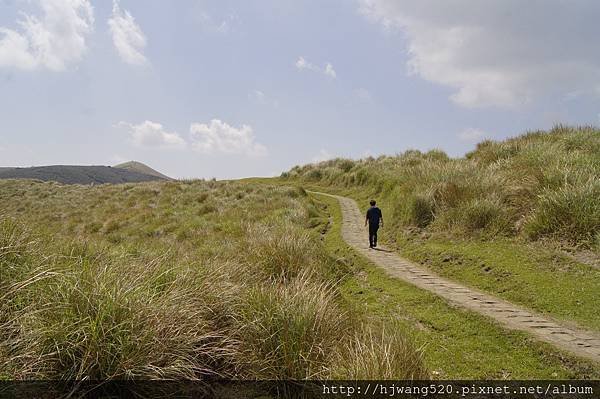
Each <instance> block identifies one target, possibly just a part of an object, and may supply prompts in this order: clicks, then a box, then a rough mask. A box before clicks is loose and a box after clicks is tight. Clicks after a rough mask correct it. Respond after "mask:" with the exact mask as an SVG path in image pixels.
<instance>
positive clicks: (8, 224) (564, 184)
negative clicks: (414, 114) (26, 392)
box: [0, 127, 600, 380]
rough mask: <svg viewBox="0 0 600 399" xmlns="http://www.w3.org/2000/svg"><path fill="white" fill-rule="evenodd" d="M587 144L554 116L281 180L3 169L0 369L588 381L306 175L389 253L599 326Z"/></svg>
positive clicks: (590, 141) (565, 358) (594, 152)
mask: <svg viewBox="0 0 600 399" xmlns="http://www.w3.org/2000/svg"><path fill="white" fill-rule="evenodd" d="M599 156H600V136H599V131H598V130H595V129H592V128H565V127H558V128H556V129H554V130H553V131H551V132H535V133H529V134H526V135H524V136H521V137H517V138H514V139H511V140H507V141H505V142H500V143H496V142H485V143H481V144H480V145H479V146H478V148H477V149H476V150H475V151H473V152H472V153H470V154H468V155H467V156H466V157H464V158H461V159H451V158H449V157H447V156H446V155H445V154H443V153H442V152H440V151H432V152H429V153H420V152H416V151H410V152H407V153H404V154H400V155H397V156H384V157H380V158H377V159H373V158H369V159H364V160H360V161H354V160H344V159H337V160H332V161H327V162H323V163H319V164H313V165H306V166H301V167H296V168H294V169H292V170H291V171H290V172H288V173H285V174H284V175H283V176H282V178H279V179H261V180H258V179H254V180H247V181H240V182H216V181H203V180H196V181H165V180H158V181H152V182H143V183H136V184H132V183H126V184H120V185H96V186H90V185H86V186H83V185H63V184H59V183H56V182H40V181H33V182H32V181H25V180H13V179H11V180H0V380H2V379H9V378H10V379H72V378H89V379H92V380H93V379H104V378H115V379H129V378H139V379H144V378H157V379H162V378H168V379H182V378H184V379H196V378H198V379H203V378H207V377H215V376H218V377H233V378H251V379H255V378H259V379H280V378H299V379H302V378H342V379H346V378H348V379H357V378H358V379H361V378H366V379H380V378H388V379H404V378H428V377H433V378H474V379H477V378H493V379H504V378H598V376H600V366H598V365H593V364H590V363H589V362H586V361H582V360H581V359H577V358H574V357H573V356H570V355H568V354H565V353H563V352H560V351H558V350H556V349H555V348H552V347H550V346H548V345H546V344H542V343H539V342H537V341H536V340H535V339H533V338H531V337H529V336H527V335H526V334H522V333H518V332H514V331H506V330H504V329H502V328H501V327H500V326H499V325H497V324H496V323H494V322H493V321H491V320H488V319H486V318H484V317H482V316H478V315H476V314H473V313H472V312H468V311H465V310H463V309H459V308H456V307H454V306H450V305H449V304H448V303H446V302H445V301H443V300H441V299H440V298H438V297H436V296H435V295H432V294H430V293H427V292H424V291H422V290H419V289H417V288H415V287H413V286H411V285H410V284H408V283H405V282H402V281H400V280H395V279H390V278H388V277H387V276H386V275H385V274H384V273H383V272H382V271H381V270H380V269H378V268H377V267H375V266H374V265H372V264H370V263H369V262H368V260H366V258H363V257H361V256H359V255H357V253H355V252H354V251H353V250H352V249H350V248H348V247H347V246H346V245H345V244H344V243H343V241H342V239H341V235H340V224H341V214H340V210H339V207H338V206H337V204H336V203H335V201H334V200H332V199H331V198H328V197H324V196H319V195H312V194H311V195H309V194H307V192H306V191H305V190H304V188H303V187H306V188H308V187H310V188H314V189H318V190H321V191H329V192H335V193H341V194H344V195H348V196H351V197H353V198H355V199H357V200H358V201H360V204H361V205H362V206H364V205H365V204H366V203H367V200H368V199H370V198H371V197H375V198H376V199H377V200H378V201H379V202H380V203H381V206H382V208H383V211H384V216H385V218H386V226H385V228H384V229H383V231H382V236H383V237H382V238H383V240H385V241H386V243H387V244H388V245H389V246H390V247H392V248H394V249H396V250H397V251H399V252H400V253H401V254H402V255H403V256H405V257H407V258H410V259H412V260H414V261H416V262H419V263H420V264H422V265H423V267H427V268H431V269H433V270H434V271H435V272H436V273H438V274H440V275H442V276H445V277H448V278H451V279H454V280H457V281H460V282H462V283H464V284H466V285H469V286H473V287H477V288H479V289H482V290H484V291H487V292H491V293H493V294H495V295H498V296H500V297H502V298H505V299H507V300H510V301H512V302H514V303H517V304H521V305H523V306H525V307H529V308H531V309H534V310H535V311H538V312H540V313H543V314H544V315H546V316H548V317H552V318H555V319H557V320H559V321H563V322H565V323H567V324H573V325H581V326H584V327H586V328H589V329H592V330H596V331H600V315H599V314H598V311H597V309H598V307H600V298H598V295H597V293H598V291H599V290H600V269H599V268H597V267H595V266H594V265H593V262H594V260H595V259H596V256H597V254H598V226H599V223H598V207H599V204H598V198H599V197H598V195H596V194H597V190H598V179H597V176H598V175H599V174H598V171H599V170H598V168H599V158H598V157H599ZM111 169H116V168H111Z"/></svg>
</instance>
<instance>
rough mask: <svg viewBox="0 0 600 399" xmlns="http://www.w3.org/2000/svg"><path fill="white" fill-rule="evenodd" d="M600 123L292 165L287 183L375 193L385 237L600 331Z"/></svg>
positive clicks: (461, 277)
mask: <svg viewBox="0 0 600 399" xmlns="http://www.w3.org/2000/svg"><path fill="white" fill-rule="evenodd" d="M598 176H600V130H598V129H596V128H590V127H582V128H571V127H563V126H558V127H556V128H554V129H553V130H551V131H549V132H530V133H527V134H524V135H522V136H519V137H515V138H512V139H509V140H506V141H503V142H492V141H486V142H483V143H480V144H479V145H478V146H477V148H476V150H475V151H473V152H471V153H469V154H467V155H466V157H464V158H459V159H452V158H449V157H448V156H447V155H446V154H444V153H443V152H441V151H437V150H434V151H430V152H427V153H421V152H419V151H407V152H405V153H403V154H399V155H396V156H382V157H379V158H377V159H375V158H367V159H362V160H358V161H355V160H349V159H335V160H331V161H326V162H321V163H318V164H312V165H305V166H298V167H295V168H293V169H292V170H291V171H289V172H287V173H284V174H283V176H282V179H281V180H282V184H299V185H301V186H305V187H312V188H315V189H319V190H321V191H330V192H336V193H341V194H344V195H348V196H350V197H353V198H355V199H356V200H357V201H359V203H360V204H361V206H362V207H363V209H366V208H367V206H368V200H369V199H370V198H375V199H377V200H378V204H379V205H380V206H381V208H382V209H383V212H384V219H385V220H386V225H385V228H384V229H382V231H381V235H382V238H383V240H384V241H385V242H386V243H387V244H388V245H389V246H391V247H392V248H394V249H396V250H397V251H398V252H399V253H400V254H401V255H402V256H404V257H406V258H408V259H411V260H413V261H415V262H417V263H419V264H421V265H423V266H424V267H427V268H429V269H431V270H432V271H434V272H435V273H437V274H439V275H441V276H443V277H447V278H450V279H453V280H456V281H459V282H461V283H463V284H466V285H468V286H471V287H476V288H478V289H482V290H484V291H487V292H490V293H492V294H494V295H497V296H499V297H501V298H504V299H507V300H509V301H511V302H513V303H516V304H520V305H523V306H525V307H528V308H530V309H532V310H535V311H537V312H540V313H542V314H547V315H550V316H551V317H554V318H556V319H558V320H563V322H565V323H575V324H579V325H581V326H583V327H585V328H591V329H594V330H597V331H600V315H599V314H598V312H597V309H598V307H600V299H599V298H598V295H597V292H598V290H600V262H599V259H600V200H599V198H600V179H599V178H598Z"/></svg>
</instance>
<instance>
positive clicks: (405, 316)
mask: <svg viewBox="0 0 600 399" xmlns="http://www.w3.org/2000/svg"><path fill="white" fill-rule="evenodd" d="M317 198H318V199H319V201H321V202H322V203H323V205H324V206H325V207H326V209H327V211H328V212H329V213H330V214H331V218H332V221H333V226H332V227H331V228H330V230H329V231H328V232H327V234H326V236H325V246H326V248H327V249H328V250H329V251H330V252H331V253H333V254H335V256H336V257H337V258H339V259H341V260H342V261H343V262H345V263H347V264H348V265H349V267H350V268H351V270H352V271H353V276H352V277H350V278H348V279H346V280H345V282H344V283H343V286H342V292H343V296H344V298H345V300H346V301H347V303H348V306H349V308H350V310H351V311H353V312H359V313H362V314H364V315H365V317H369V318H371V319H372V320H384V321H386V323H387V328H394V329H399V330H401V331H403V332H404V333H405V334H407V335H409V336H411V337H412V338H413V339H414V341H415V342H416V343H417V345H419V346H421V347H422V348H423V350H424V352H425V359H426V363H427V365H428V366H429V367H430V369H431V370H433V376H434V377H435V378H459V379H462V378H475V379H477V378H490V379H491V378H494V379H502V378H515V379H516V378H523V379H528V378H598V376H600V366H598V365H593V364H590V363H589V362H587V361H582V360H577V359H575V358H573V357H571V356H569V355H565V354H564V353H560V352H558V351H557V350H555V349H553V348H552V347H551V346H549V345H546V344H543V343H539V342H536V341H535V340H534V339H532V338H530V337H528V336H527V335H526V334H522V333H518V332H509V331H506V330H504V329H503V328H501V327H500V326H498V325H496V324H495V323H494V322H492V321H490V320H488V319H486V318H484V317H481V316H479V315H476V314H474V313H472V312H468V311H465V310H461V309H457V308H455V307H453V306H450V305H448V304H447V303H446V302H445V301H443V300H442V299H440V298H438V297H436V296H435V295H432V294H430V293H428V292H426V291H423V290H420V289H418V288H416V287H413V286H411V285H409V284H406V283H404V282H402V281H400V280H395V279H390V278H389V277H387V276H386V275H385V273H384V272H383V271H382V270H381V269H379V268H377V267H376V266H374V265H373V264H371V263H370V262H369V261H368V260H367V259H365V258H363V257H361V256H360V255H358V254H356V253H355V252H354V251H353V250H351V249H350V248H348V247H347V245H346V244H345V243H344V242H343V241H342V239H341V231H340V228H341V227H340V226H341V213H340V209H339V205H338V204H337V201H336V200H334V199H331V198H330V197H325V196H317Z"/></svg>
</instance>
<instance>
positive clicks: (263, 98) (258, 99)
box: [248, 90, 279, 107]
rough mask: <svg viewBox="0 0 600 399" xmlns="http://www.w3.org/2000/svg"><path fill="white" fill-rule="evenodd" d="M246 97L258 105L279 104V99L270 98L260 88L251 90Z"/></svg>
mask: <svg viewBox="0 0 600 399" xmlns="http://www.w3.org/2000/svg"><path fill="white" fill-rule="evenodd" d="M248 98H249V99H250V100H251V101H253V102H255V103H257V104H260V105H270V106H272V107H278V106H279V101H277V100H275V99H272V98H270V97H269V96H267V95H266V94H265V93H264V92H263V91H262V90H253V91H252V92H251V93H250V94H248Z"/></svg>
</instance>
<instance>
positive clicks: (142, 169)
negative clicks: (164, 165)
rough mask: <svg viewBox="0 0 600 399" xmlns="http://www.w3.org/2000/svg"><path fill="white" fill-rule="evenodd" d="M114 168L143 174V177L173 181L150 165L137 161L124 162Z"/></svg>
mask: <svg viewBox="0 0 600 399" xmlns="http://www.w3.org/2000/svg"><path fill="white" fill-rule="evenodd" d="M113 167H114V168H118V169H124V170H128V171H130V172H136V173H141V174H143V175H149V176H155V177H158V178H160V179H164V180H173V179H171V178H170V177H169V176H165V175H163V174H162V173H160V172H158V171H156V170H154V169H152V168H151V167H149V166H148V165H145V164H143V163H141V162H137V161H129V162H124V163H121V164H118V165H115V166H113Z"/></svg>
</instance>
